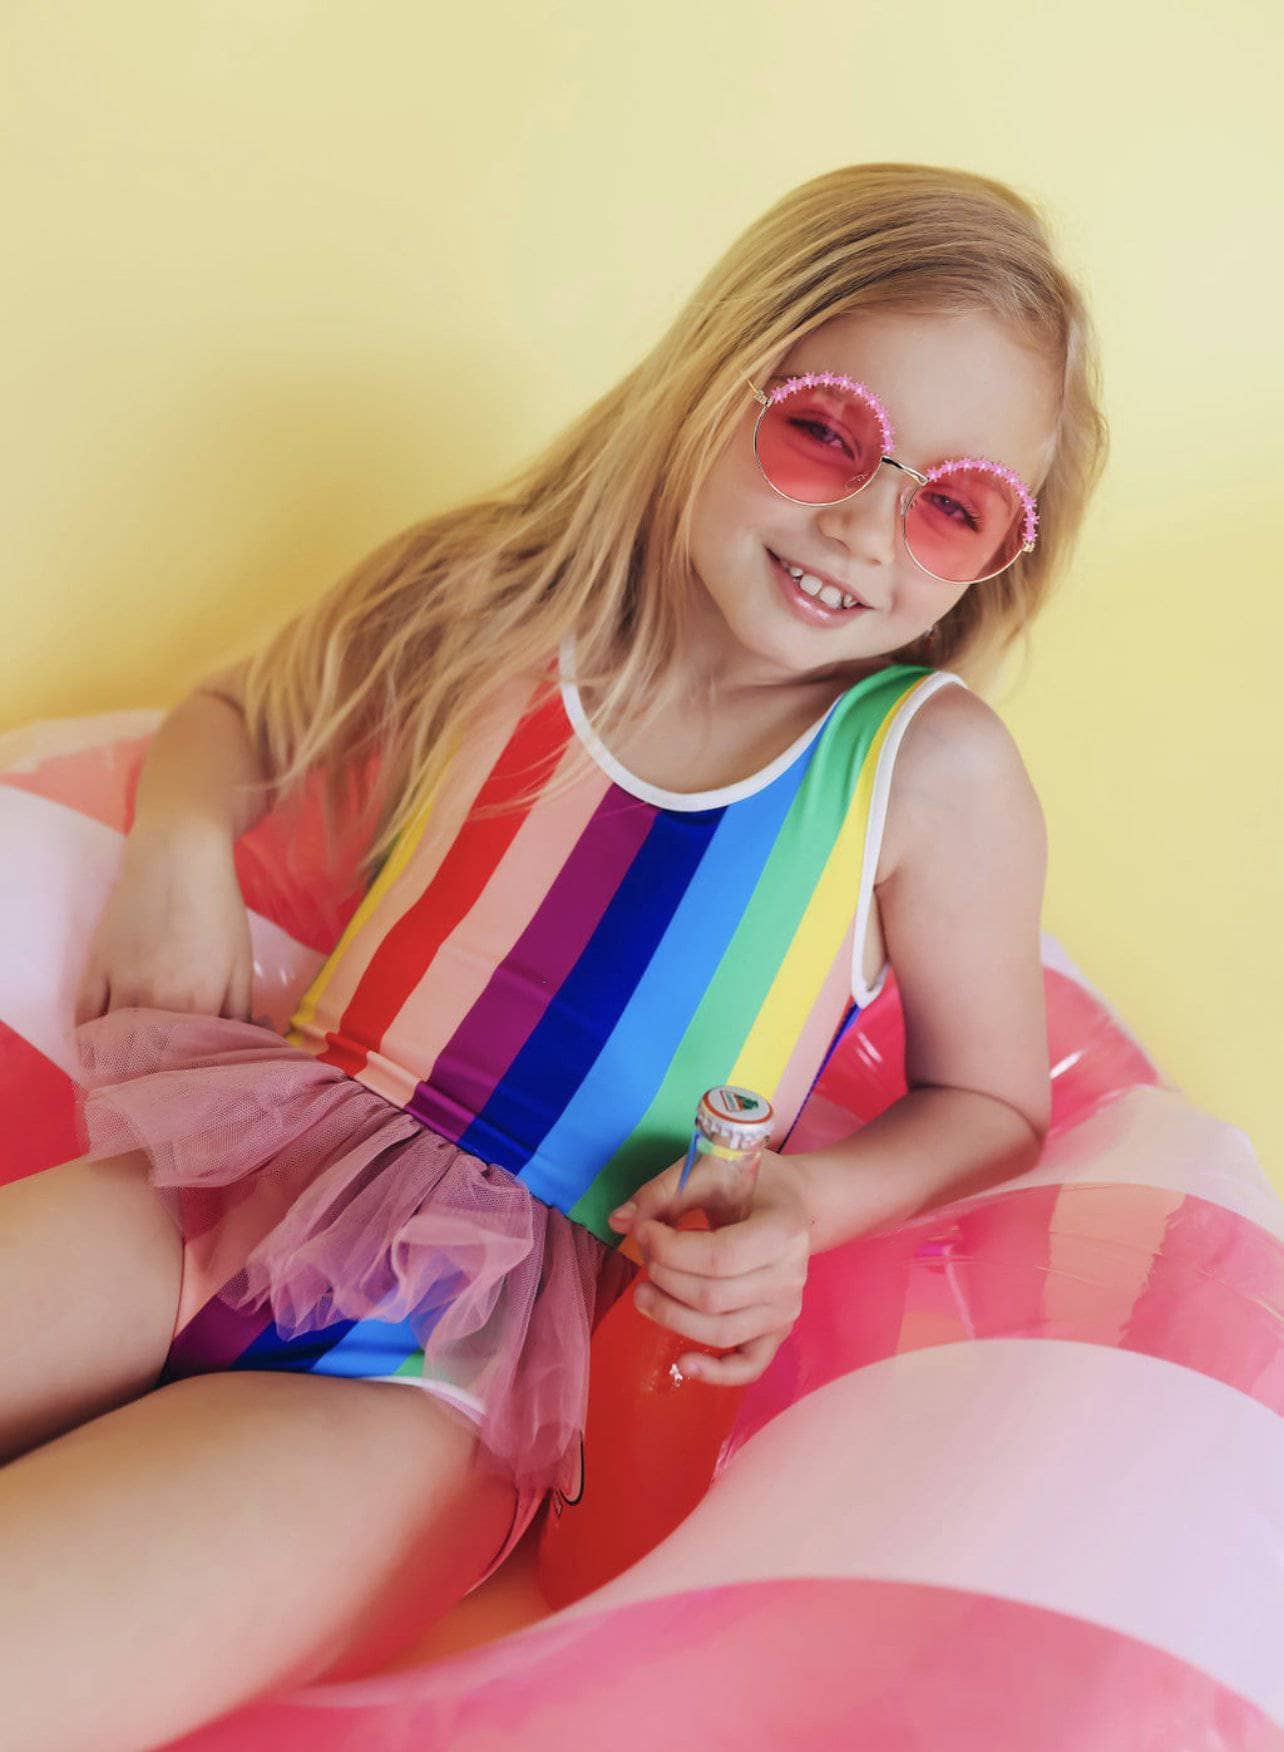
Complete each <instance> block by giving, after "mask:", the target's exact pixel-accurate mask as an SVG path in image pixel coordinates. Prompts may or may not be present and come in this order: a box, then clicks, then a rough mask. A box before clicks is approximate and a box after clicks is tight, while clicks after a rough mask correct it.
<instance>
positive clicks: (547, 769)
mask: <svg viewBox="0 0 1284 1752" xmlns="http://www.w3.org/2000/svg"><path fill="white" fill-rule="evenodd" d="M566 656H567V648H566V647H564V648H563V652H562V670H561V675H560V680H559V685H558V686H556V687H554V688H553V689H552V690H549V689H539V690H531V691H529V692H525V693H524V694H523V695H522V697H521V699H520V700H519V702H518V703H517V705H516V707H515V709H514V711H513V712H511V713H510V715H509V717H508V719H507V721H506V722H501V723H500V724H499V725H498V726H497V729H496V731H495V732H494V733H493V734H492V737H491V742H490V745H489V746H488V747H487V748H485V749H483V750H481V751H480V755H481V758H480V759H479V760H478V763H477V766H478V776H477V779H476V782H475V783H474V782H473V781H472V780H470V781H469V785H468V788H467V795H466V797H465V799H464V801H463V802H461V803H460V804H459V806H458V807H457V808H456V810H455V813H454V815H453V817H452V818H451V820H450V821H447V822H443V821H441V820H439V819H438V812H437V811H436V810H435V808H434V806H433V803H432V802H431V801H430V803H429V804H428V806H427V807H426V808H425V809H424V810H423V811H422V812H421V814H420V816H419V818H418V819H417V820H416V821H414V822H412V823H411V824H410V825H409V827H408V828H407V829H406V831H405V832H404V833H403V834H402V836H401V838H400V839H399V840H398V842H397V844H396V846H395V847H394V849H393V851H392V852H391V854H390V856H389V857H388V859H387V861H386V862H385V863H384V865H383V867H382V869H381V870H380V871H379V873H378V875H377V876H376V877H375V879H374V881H373V882H372V883H371V886H370V888H369V891H368V892H367V893H366V895H365V897H364V898H363V900H362V903H361V905H360V906H359V908H358V909H357V911H356V912H355V913H354V914H353V916H352V918H351V919H350V920H349V923H348V926H347V929H346V930H345V932H344V934H343V936H342V937H341V939H340V940H339V942H338V944H337V945H336V946H335V949H334V950H333V952H332V953H331V955H330V957H329V959H328V960H327V961H326V963H325V964H324V966H323V967H322V968H321V969H320V971H319V973H318V974H317V976H316V978H315V979H314V981H313V982H312V985H311V986H310V987H309V989H308V990H307V992H306V993H305V994H304V996H303V997H302V999H301V1000H300V1002H299V1004H298V1006H297V1008H296V1010H295V1012H294V1015H293V1016H292V1018H291V1024H290V1029H289V1032H288V1034H287V1039H288V1040H289V1041H290V1043H291V1044H292V1045H294V1046H297V1047H301V1048H302V1049H303V1050H305V1051H307V1052H310V1053H312V1054H313V1055H314V1056H315V1057H316V1058H318V1059H320V1060H321V1061H322V1062H324V1063H327V1064H333V1065H336V1066H339V1067H340V1068H341V1069H343V1070H344V1071H345V1072H347V1073H348V1074H349V1075H350V1076H352V1077H355V1078H357V1079H358V1080H359V1081H361V1082H363V1083H365V1084H366V1085H367V1086H368V1087H369V1088H371V1089H373V1090H374V1091H376V1092H377V1093H378V1094H379V1095H382V1096H383V1097H385V1099H387V1100H388V1101H390V1102H393V1103H394V1104H395V1105H396V1106H398V1107H400V1108H402V1109H404V1110H405V1111H406V1112H407V1113H409V1114H411V1115H412V1116H413V1117H414V1118H415V1119H417V1120H419V1121H420V1122H421V1123H422V1124H423V1125H425V1126H427V1127H429V1128H430V1129H431V1130H433V1131H435V1132H437V1133H438V1134H439V1135H440V1136H441V1137H444V1138H446V1139H447V1140H449V1141H450V1142H453V1143H457V1144H458V1145H459V1146H460V1147H461V1148H462V1149H465V1150H467V1151H469V1152H470V1153H471V1154H473V1155H476V1156H480V1157H482V1158H484V1159H485V1160H487V1161H489V1162H492V1163H497V1164H499V1165H500V1166H502V1167H504V1168H506V1169H508V1170H509V1171H510V1172H511V1173H512V1174H514V1175H516V1176H517V1177H518V1178H519V1179H520V1180H522V1181H523V1182H524V1184H525V1185H526V1186H527V1188H528V1189H529V1190H530V1192H531V1193H532V1194H533V1195H534V1196H535V1197H536V1198H539V1199H542V1200H543V1201H544V1202H545V1203H546V1204H549V1205H553V1206H556V1207H557V1208H558V1209H560V1210H562V1211H564V1212H565V1213H566V1214H567V1215H568V1216H569V1217H570V1218H571V1219H572V1220H573V1221H574V1222H577V1223H580V1224H582V1225H583V1226H584V1227H585V1228H587V1229H589V1230H591V1231H592V1233H593V1234H595V1235H597V1236H598V1237H600V1239H601V1240H603V1241H604V1242H606V1243H607V1244H608V1245H611V1246H615V1245H617V1244H618V1242H619V1237H618V1236H617V1235H616V1234H615V1233H614V1232H613V1231H612V1230H611V1229H610V1228H609V1227H608V1226H607V1215H608V1213H609V1212H610V1211H611V1210H613V1209H614V1208H615V1206H616V1205H617V1204H619V1203H621V1202H622V1201H623V1200H624V1199H625V1198H627V1197H628V1196H629V1195H630V1194H631V1193H632V1192H634V1191H635V1190H636V1188H637V1187H639V1186H640V1185H642V1183H643V1182H644V1181H647V1180H649V1179H650V1178H651V1177H652V1176H653V1175H655V1174H658V1173H659V1172H660V1171H661V1170H662V1169H664V1168H666V1167H667V1166H668V1165H669V1164H670V1163H671V1162H673V1161H675V1160H676V1159H678V1158H679V1157H681V1156H682V1155H683V1154H684V1152H685V1150H686V1146H687V1142H688V1139H689V1136H690V1128H691V1117H692V1114H693V1113H694V1111H695V1106H696V1102H697V1100H698V1099H699V1097H700V1094H701V1093H702V1091H703V1090H705V1089H707V1088H710V1087H711V1086H712V1085H714V1084H715V1083H740V1084H744V1085H747V1086H748V1087H749V1088H752V1089H755V1090H757V1091H759V1092H760V1093H761V1094H764V1095H766V1096H767V1097H768V1098H769V1099H770V1100H771V1102H772V1104H773V1106H774V1107H775V1109H776V1116H777V1124H776V1129H775V1131H774V1132H773V1134H772V1147H773V1148H777V1149H778V1148H780V1146H781V1144H782V1143H783V1142H784V1141H785V1139H786V1138H787V1136H788V1133H789V1130H790V1128H791V1127H792V1125H793V1123H794V1121H795V1119H796V1118H797V1115H798V1111H799V1109H800V1108H801V1106H802V1104H803V1102H804V1101H805V1100H806V1098H807V1096H808V1094H809V1093H810V1091H811V1089H812V1087H813V1085H814V1083H815V1081H816V1078H817V1077H818V1076H819V1074H820V1072H821V1070H822V1069H823V1067H824V1065H825V1062H826V1061H827V1059H828V1057H829V1055H830V1053H831V1052H832V1051H833V1049H834V1047H835V1046H836V1045H837V1043H838V1041H839V1040H840V1039H841V1038H842V1036H843V1034H844V1032H845V1031H846V1030H847V1029H848V1028H849V1027H850V1026H851V1024H852V1022H853V1021H854V1019H855V1017H856V1016H857V1015H858V1014H859V1012H860V1010H861V1008H863V1007H864V1005H865V1004H867V1003H868V1002H870V1001H871V1000H872V998H873V997H875V996H876V995H877V993H878V991H879V990H881V988H882V984H883V981H884V979H885V977H886V972H887V969H886V968H884V969H883V972H882V974H880V976H879V979H878V981H877V983H876V984H875V986H874V987H873V988H872V989H869V990H867V989H866V987H865V984H864V981H863V978H862V975H861V968H860V960H861V954H862V948H863V944H864V937H865V924H866V920H867V917H868V914H869V907H870V901H871V896H872V892H873V884H874V876H875V873H876V870H877V865H878V851H879V846H880V843H881V839H882V831H883V823H884V820H885V816H886V810H887V798H888V793H889V789H890V784H891V773H892V765H893V762H894V759H895V753H896V748H897V746H898V744H899V741H900V738H901V735H902V734H903V732H904V729H905V727H906V725H907V724H908V722H909V719H910V717H911V716H912V715H913V713H914V712H915V711H916V710H917V709H918V707H919V706H920V705H921V704H922V702H923V701H924V700H925V699H926V698H927V697H928V695H929V694H931V693H933V692H935V691H936V689H937V688H939V687H942V686H946V685H950V684H957V685H960V686H965V685H966V683H964V682H962V681H961V678H960V677H958V676H956V675H954V674H952V673H951V672H949V671H944V670H932V669H925V668H923V667H921V666H916V665H910V664H895V665H892V666H890V667H888V668H887V669H884V670H881V671H879V672H878V673H876V674H874V675H871V676H867V677H866V678H865V679H864V680H862V681H860V682H858V683H857V684H856V685H855V686H854V687H852V688H850V689H849V690H848V691H847V692H846V693H844V694H843V695H841V696H840V698H839V699H838V700H836V701H835V702H834V704H833V705H832V706H831V707H830V708H829V710H828V711H827V712H826V713H825V715H824V717H823V718H822V719H821V720H820V721H819V722H818V723H817V724H815V725H813V726H812V727H811V729H810V730H809V731H807V732H806V733H805V734H804V735H803V736H802V737H800V738H799V739H798V741H797V742H795V743H794V744H793V746H792V747H790V748H788V749H786V750H785V752H784V753H783V754H782V755H780V756H779V757H778V758H777V759H776V760H775V761H773V762H772V763H771V764H770V766H768V767H766V768H765V769H764V770H763V771H761V772H759V773H756V774H755V775H753V777H751V778H749V779H745V780H742V781H741V782H739V783H737V784H735V785H730V786H724V787H723V788H722V789H720V790H717V791H709V792H703V793H699V794H694V793H693V794H682V793H675V792H667V791H661V790H658V789H657V788H656V787H654V786H651V785H648V784H646V783H645V782H644V781H642V780H639V779H636V778H634V777H633V776H632V775H631V774H629V773H627V772H626V771H625V770H624V769H623V768H622V767H621V766H620V765H619V764H618V763H617V762H616V761H615V760H614V759H613V757H612V756H611V755H610V754H609V753H608V752H607V750H606V749H605V748H604V747H603V746H602V744H601V742H600V741H599V740H598V739H597V737H596V736H595V734H594V732H593V730H592V729H591V727H590V726H589V724H588V722H587V719H586V716H585V713H584V710H583V706H582V703H581V701H580V698H579V695H578V692H577V691H576V689H575V687H574V685H573V683H572V682H570V681H569V680H568V679H567V673H566ZM577 737H578V738H580V739H581V740H582V741H583V742H584V743H585V745H586V746H587V748H588V751H589V753H590V754H591V756H592V757H593V765H592V766H591V768H590V770H589V776H588V777H586V778H584V779H583V780H582V781H577V783H576V784H575V785H574V786H573V787H572V788H570V789H569V790H568V791H566V792H564V793H563V794H562V795H560V796H556V795H555V796H553V797H551V798H546V797H545V796H544V795H543V794H542V793H541V795H540V796H539V798H538V799H537V800H536V802H535V803H534V805H533V806H531V807H528V808H523V809H520V810H517V811H508V812H505V813H503V814H500V815H491V816H481V817H480V818H479V817H478V816H477V814H476V813H475V812H476V810H477V809H478V808H479V807H480V806H482V805H489V804H493V803H495V802H500V801H503V800H504V799H506V798H509V797H514V796H517V795H519V794H520V793H521V792H522V790H523V789H525V788H527V787H529V785H530V783H531V778H532V768H533V767H534V768H537V769H538V770H540V771H542V772H544V773H545V774H548V773H552V772H554V771H556V770H557V769H558V767H559V765H560V763H561V761H562V760H563V759H565V758H567V756H568V755H569V754H570V752H571V751H572V749H573V745H574V741H575V739H576V738H577Z"/></svg>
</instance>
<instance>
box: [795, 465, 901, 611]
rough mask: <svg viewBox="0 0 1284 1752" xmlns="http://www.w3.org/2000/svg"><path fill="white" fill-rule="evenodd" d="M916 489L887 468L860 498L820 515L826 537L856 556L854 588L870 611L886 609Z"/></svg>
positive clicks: (825, 509)
mask: <svg viewBox="0 0 1284 1752" xmlns="http://www.w3.org/2000/svg"><path fill="white" fill-rule="evenodd" d="M912 487H913V483H912V482H909V481H906V479H905V477H904V476H903V475H902V474H901V473H900V472H899V470H897V469H894V468H887V467H886V466H884V467H882V468H880V469H879V471H878V473H877V474H876V475H875V476H874V478H873V480H872V481H870V483H869V485H868V486H866V487H862V488H861V490H860V492H859V493H855V494H853V496H852V497H851V498H850V499H842V500H840V501H839V503H838V504H837V505H826V506H825V507H824V508H823V509H822V510H821V511H819V512H818V513H817V523H818V525H819V527H820V530H821V532H822V534H825V535H830V536H832V537H833V538H834V539H835V540H836V541H840V542H842V544H843V545H844V546H845V547H846V548H847V550H848V552H849V553H850V554H851V557H852V561H851V567H850V571H851V573H852V574H853V584H854V587H855V588H856V590H858V591H859V593H860V595H861V596H862V597H863V598H864V600H865V601H866V602H868V603H869V605H870V606H871V608H880V607H883V606H885V604H886V601H887V597H888V595H889V594H890V591H891V587H892V575H893V569H894V567H895V565H896V561H897V559H898V557H899V554H900V549H901V545H902V544H901V515H902V510H903V506H904V503H905V501H906V500H907V499H908V498H909V495H910V492H911V491H912Z"/></svg>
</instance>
